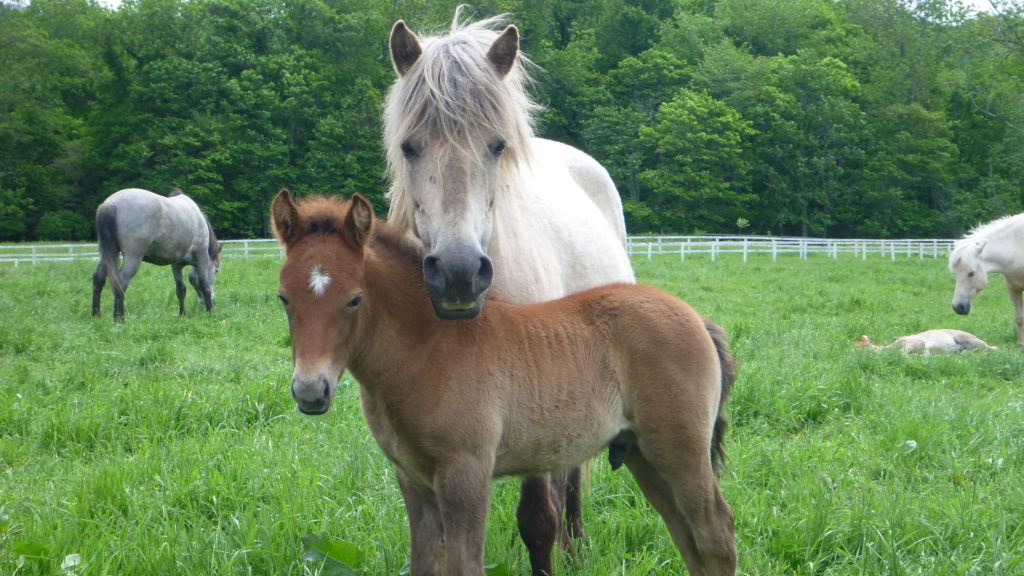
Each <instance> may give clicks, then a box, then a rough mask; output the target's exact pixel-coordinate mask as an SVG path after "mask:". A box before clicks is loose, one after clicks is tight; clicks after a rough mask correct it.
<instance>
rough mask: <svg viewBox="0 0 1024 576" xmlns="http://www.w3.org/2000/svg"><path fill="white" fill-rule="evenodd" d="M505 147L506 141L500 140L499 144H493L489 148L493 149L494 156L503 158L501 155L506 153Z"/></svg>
mask: <svg viewBox="0 0 1024 576" xmlns="http://www.w3.org/2000/svg"><path fill="white" fill-rule="evenodd" d="M505 146H506V145H505V141H504V140H498V141H497V142H495V143H493V144H491V145H490V146H489V148H490V149H491V154H493V155H494V156H501V153H502V152H504V151H505Z"/></svg>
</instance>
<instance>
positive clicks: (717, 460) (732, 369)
mask: <svg viewBox="0 0 1024 576" xmlns="http://www.w3.org/2000/svg"><path fill="white" fill-rule="evenodd" d="M704 327H705V328H706V329H707V331H708V334H709V335H711V341H712V342H714V343H715V350H716V351H717V352H718V363H719V364H721V366H722V395H721V397H720V399H719V400H718V417H716V418H715V428H714V431H713V432H712V434H711V466H712V467H713V468H714V470H715V472H716V473H717V472H719V471H721V469H722V465H723V464H724V463H725V431H726V429H727V428H728V427H729V419H728V418H726V416H725V412H724V410H723V409H724V408H725V401H726V400H727V399H728V398H729V391H730V390H731V389H732V385H733V383H735V382H736V359H735V358H733V356H732V354H731V353H730V352H729V337H728V336H727V335H726V333H725V330H722V328H721V326H719V325H718V324H715V323H714V322H712V321H710V320H707V319H705V320H704Z"/></svg>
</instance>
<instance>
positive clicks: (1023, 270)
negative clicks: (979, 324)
mask: <svg viewBox="0 0 1024 576" xmlns="http://www.w3.org/2000/svg"><path fill="white" fill-rule="evenodd" d="M949 271H950V272H952V273H953V276H955V277H956V289H955V290H954V292H953V311H955V312H956V313H957V314H970V313H971V302H973V301H974V298H975V297H976V296H977V295H978V293H979V292H981V291H982V290H984V289H985V287H986V286H988V274H989V273H992V272H994V273H997V274H1002V275H1003V278H1004V279H1005V280H1006V289H1007V290H1008V291H1009V293H1010V300H1012V301H1013V311H1014V319H1015V322H1016V326H1017V346H1018V347H1024V294H1022V293H1024V214H1017V215H1016V216H1006V217H1003V218H1000V219H998V220H993V221H992V222H989V223H988V224H984V225H982V226H979V227H978V228H975V229H974V230H973V231H972V232H971V233H970V234H969V235H967V236H966V237H964V238H963V239H962V240H958V241H957V242H956V244H954V246H953V251H952V252H950V253H949Z"/></svg>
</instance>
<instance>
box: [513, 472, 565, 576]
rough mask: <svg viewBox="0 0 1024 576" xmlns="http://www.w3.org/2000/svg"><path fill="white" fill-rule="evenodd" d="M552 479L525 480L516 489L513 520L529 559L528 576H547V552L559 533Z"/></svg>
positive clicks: (549, 563) (549, 567)
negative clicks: (514, 517)
mask: <svg viewBox="0 0 1024 576" xmlns="http://www.w3.org/2000/svg"><path fill="white" fill-rule="evenodd" d="M552 476H554V475H553V474H552V475H544V476H528V477H525V478H523V479H522V482H521V484H520V486H519V508H518V510H516V520H517V521H518V523H519V537H520V538H522V540H523V544H525V545H526V550H527V552H528V553H529V555H530V568H531V574H532V576H551V552H552V550H553V549H554V547H555V540H556V538H557V537H558V533H559V532H560V524H561V523H560V522H559V519H560V517H561V515H562V508H561V506H560V505H559V504H560V502H561V498H557V499H553V498H552V497H551V496H552V493H551V491H552V489H553V487H552V482H551V477H552ZM558 484H564V483H558Z"/></svg>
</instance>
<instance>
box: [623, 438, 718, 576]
mask: <svg viewBox="0 0 1024 576" xmlns="http://www.w3.org/2000/svg"><path fill="white" fill-rule="evenodd" d="M643 440H644V439H643V438H641V439H640V445H639V447H637V448H633V449H632V450H630V452H629V453H628V454H627V455H626V466H627V467H628V468H629V471H630V472H631V473H632V474H633V476H634V477H635V478H636V482H637V485H639V486H640V490H641V491H643V493H644V496H645V497H646V498H647V500H648V502H650V503H651V505H652V506H654V509H655V510H657V511H658V514H660V515H661V517H662V519H664V520H665V524H666V525H667V526H668V531H669V533H670V534H671V535H672V541H673V542H674V543H675V545H676V548H678V549H679V551H680V552H681V553H682V556H683V561H684V562H685V563H686V568H687V569H688V570H689V572H690V574H691V575H692V576H733V575H734V574H736V542H735V540H736V536H735V531H734V527H733V517H732V511H731V510H730V509H729V505H728V504H726V503H725V499H724V498H722V493H721V492H720V491H719V489H718V484H717V482H716V481H715V477H714V473H713V472H712V470H711V460H710V459H709V458H708V456H707V451H704V450H700V451H697V452H694V453H691V454H687V455H683V454H682V453H681V451H677V452H676V454H674V455H671V456H670V458H671V459H664V458H659V459H660V460H662V462H661V464H662V467H661V468H656V467H655V466H654V465H653V464H652V463H651V462H650V460H648V459H647V457H646V456H644V442H643ZM689 444H692V443H689ZM698 444H699V443H698ZM690 452H693V451H692V450H691V451H690ZM669 455H670V453H665V454H660V456H669Z"/></svg>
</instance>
